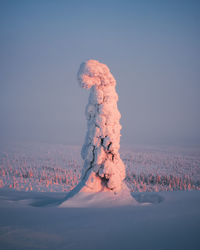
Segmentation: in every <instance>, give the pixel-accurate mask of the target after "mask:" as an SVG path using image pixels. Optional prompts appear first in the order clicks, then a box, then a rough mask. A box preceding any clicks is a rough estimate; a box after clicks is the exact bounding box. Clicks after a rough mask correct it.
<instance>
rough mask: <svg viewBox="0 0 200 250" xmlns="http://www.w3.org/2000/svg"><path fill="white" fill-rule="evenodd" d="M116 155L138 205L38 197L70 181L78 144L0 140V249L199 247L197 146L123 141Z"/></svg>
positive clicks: (74, 177) (76, 168)
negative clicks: (62, 202)
mask: <svg viewBox="0 0 200 250" xmlns="http://www.w3.org/2000/svg"><path fill="white" fill-rule="evenodd" d="M121 157H122V159H123V161H124V163H125V165H126V168H127V178H126V183H127V185H128V186H129V188H130V190H131V191H132V196H133V197H134V199H135V200H136V201H137V205H134V206H121V207H109V208H108V207H107V208H103V207H90V208H89V207H88V208H59V207H58V206H55V205H51V206H41V204H47V203H48V201H54V200H55V201H56V200H58V199H63V198H65V196H66V194H67V192H68V191H70V190H71V189H73V187H74V186H76V185H77V183H78V182H79V179H80V176H81V169H82V160H81V158H80V147H75V146H66V145H53V144H45V143H12V144H7V145H5V144H4V145H3V146H0V185H1V188H0V249H3V250H4V249H20V250H21V249H22V250H23V249H61V250H62V249H69V250H76V249H80V250H82V249H86V250H89V249H91V250H96V249H99V250H100V249H101V250H103V249H106V250H107V249H108V250H110V249H113V250H121V249H125V250H126V249H127V250H129V249H130V250H131V249H136V250H139V249H142V250H143V249H159V250H167V249H170V250H173V249H174V250H179V249H180V250H184V249H187V250H188V249H192V250H197V249H200V238H199V232H200V192H199V189H200V149H199V148H175V147H160V148H156V147H139V146H137V147H136V146H135V147H132V148H128V147H127V148H123V147H122V149H121ZM183 190H185V191H183ZM172 191H173V192H172Z"/></svg>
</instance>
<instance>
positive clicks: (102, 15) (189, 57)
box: [0, 0, 200, 145]
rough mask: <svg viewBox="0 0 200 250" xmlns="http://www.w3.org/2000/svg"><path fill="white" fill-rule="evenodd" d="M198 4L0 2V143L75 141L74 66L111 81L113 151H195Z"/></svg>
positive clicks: (78, 108) (82, 124) (199, 123)
mask: <svg viewBox="0 0 200 250" xmlns="http://www.w3.org/2000/svg"><path fill="white" fill-rule="evenodd" d="M199 27H200V1H194V0H188V1H186V0H180V1H178V0H173V1H172V0H165V1H158V0H157V1H156V0H152V1H148V0H140V1H139V0H138V1H134V0H132V1H128V0H121V1H117V0H116V1H113V0H107V1H105V0H101V1H95V0H93V1H88V0H85V1H77V0H74V1H73V0H69V1H61V0H60V1H56V0H54V1H52V0H49V1H47V0H40V1H38V0H34V1H33V0H29V1H24V0H19V1H14V0H7V1H4V0H0V55H1V56H0V140H1V141H4V142H6V141H9V140H27V141H32V140H33V141H44V142H49V143H66V144H79V145H81V144H83V141H84V136H85V134H86V118H85V115H84V109H85V106H86V104H87V101H88V96H89V91H87V90H83V89H81V88H80V87H79V86H78V82H77V79H76V78H77V76H76V75H77V71H78V69H79V66H80V64H81V63H82V62H83V61H85V60H88V59H96V60H99V61H100V62H102V63H105V64H107V65H108V67H109V68H110V70H111V72H112V73H113V75H114V77H115V78H116V80H117V92H118V95H119V102H118V107H119V109H120V112H121V115H122V118H121V123H122V127H123V129H122V131H121V134H122V137H121V142H122V144H170V145H172V144H177V145H183V144H184V145H194V144H198V145H200V111H199V108H200V82H199V79H200V67H199V66H200V60H199V55H200V53H199V52H200V29H199Z"/></svg>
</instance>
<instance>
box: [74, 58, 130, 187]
mask: <svg viewBox="0 0 200 250" xmlns="http://www.w3.org/2000/svg"><path fill="white" fill-rule="evenodd" d="M78 81H79V83H80V86H81V87H82V88H86V89H90V96H89V101H88V105H87V106H86V118H87V134H86V137H85V143H84V145H83V147H82V152H81V156H82V158H83V160H84V169H83V179H84V178H85V179H87V181H86V185H85V191H89V192H90V191H92V192H96V191H104V190H108V189H109V190H113V191H117V192H118V191H120V190H121V189H122V187H123V185H124V184H123V180H124V178H125V166H124V163H123V162H122V160H121V158H120V155H119V148H120V130H121V125H120V123H119V121H120V117H121V115H120V112H119V110H118V107H117V101H118V95H117V93H116V90H115V86H116V81H115V79H114V77H113V75H112V74H111V72H110V70H109V68H108V67H107V66H106V65H105V64H103V63H100V62H98V61H96V60H89V61H87V62H85V63H82V64H81V66H80V69H79V72H78Z"/></svg>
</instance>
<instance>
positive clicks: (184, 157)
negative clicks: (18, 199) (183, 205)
mask: <svg viewBox="0 0 200 250" xmlns="http://www.w3.org/2000/svg"><path fill="white" fill-rule="evenodd" d="M80 149H81V148H80V147H78V146H66V145H58V144H55V145H54V144H45V143H15V144H14V143H12V144H8V145H5V144H4V145H3V146H2V145H1V146H0V187H1V188H9V189H15V190H21V191H39V192H47V191H48V192H66V191H69V190H71V189H73V188H74V187H75V186H76V185H77V183H78V182H79V180H80V176H81V170H82V167H83V162H82V160H81V157H80ZM121 158H122V159H123V161H124V163H125V165H126V171H127V177H126V180H125V181H126V184H127V186H128V187H129V188H130V190H131V191H138V192H146V191H154V192H158V191H173V190H200V148H198V147H196V148H177V147H139V146H137V147H136V146H135V147H132V148H123V147H122V149H121Z"/></svg>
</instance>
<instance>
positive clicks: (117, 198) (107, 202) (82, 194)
mask: <svg viewBox="0 0 200 250" xmlns="http://www.w3.org/2000/svg"><path fill="white" fill-rule="evenodd" d="M84 189H85V188H84V187H83V189H81V190H80V191H79V192H78V193H76V194H75V195H73V196H72V197H68V198H66V200H65V201H63V202H62V203H61V204H60V205H59V207H61V208H65V207H114V206H116V207H117V206H129V205H133V206H137V205H138V204H139V203H138V202H137V201H136V200H135V199H134V198H133V196H132V195H131V193H130V191H129V189H128V188H127V187H126V185H124V186H123V188H122V190H121V191H120V192H118V193H116V192H113V191H105V190H103V191H99V192H88V191H84Z"/></svg>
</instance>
